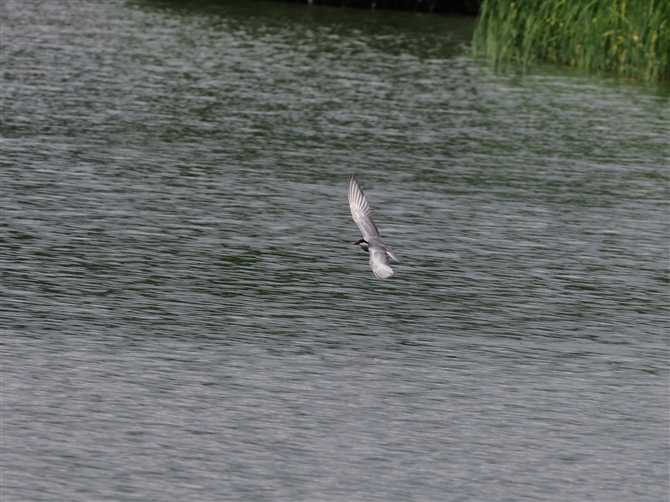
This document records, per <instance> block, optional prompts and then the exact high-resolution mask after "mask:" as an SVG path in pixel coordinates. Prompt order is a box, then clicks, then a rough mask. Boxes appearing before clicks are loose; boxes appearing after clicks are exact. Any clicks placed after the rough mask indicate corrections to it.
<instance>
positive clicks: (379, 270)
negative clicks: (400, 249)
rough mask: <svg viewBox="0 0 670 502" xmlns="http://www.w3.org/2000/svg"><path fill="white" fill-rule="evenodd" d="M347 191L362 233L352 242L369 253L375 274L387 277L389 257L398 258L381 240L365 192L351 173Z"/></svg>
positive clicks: (353, 213)
mask: <svg viewBox="0 0 670 502" xmlns="http://www.w3.org/2000/svg"><path fill="white" fill-rule="evenodd" d="M347 192H348V194H349V208H350V209H351V216H352V218H353V219H354V221H355V222H356V225H358V228H360V229H361V233H362V234H363V238H362V239H361V240H359V241H357V242H354V244H356V245H358V246H360V247H361V249H362V250H363V251H365V252H366V253H369V254H370V267H371V268H372V271H373V272H374V273H375V275H376V276H377V277H379V278H380V279H387V278H389V277H391V276H392V275H393V269H392V268H391V265H390V262H389V257H390V258H392V259H393V260H395V261H397V262H400V260H398V257H397V256H396V254H395V252H394V251H393V248H392V247H391V246H389V245H388V244H386V243H385V242H384V241H383V240H382V236H381V235H380V234H379V230H378V229H377V225H375V222H374V221H373V220H372V213H371V211H370V206H369V205H368V201H367V200H366V199H365V194H363V190H362V189H361V186H360V185H359V184H358V180H357V179H356V176H355V175H353V174H352V175H351V176H349V183H348V185H347Z"/></svg>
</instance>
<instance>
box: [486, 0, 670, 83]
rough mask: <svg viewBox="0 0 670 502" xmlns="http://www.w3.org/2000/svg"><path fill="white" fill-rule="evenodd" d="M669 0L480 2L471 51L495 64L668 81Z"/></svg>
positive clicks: (669, 70)
mask: <svg viewBox="0 0 670 502" xmlns="http://www.w3.org/2000/svg"><path fill="white" fill-rule="evenodd" d="M669 19H670V1H668V0H483V1H482V5H481V9H480V17H479V21H478V24H477V28H476V30H475V36H474V44H473V52H474V55H475V56H485V57H486V58H488V59H490V60H492V61H493V62H494V63H495V64H496V66H497V65H500V64H505V63H517V64H519V63H520V64H522V65H523V66H526V65H529V64H532V63H536V62H551V63H558V64H567V65H571V66H576V67H580V68H585V69H588V70H595V71H598V72H607V73H610V74H614V75H617V76H619V77H623V78H632V79H638V80H644V81H652V80H662V81H667V80H670V21H669Z"/></svg>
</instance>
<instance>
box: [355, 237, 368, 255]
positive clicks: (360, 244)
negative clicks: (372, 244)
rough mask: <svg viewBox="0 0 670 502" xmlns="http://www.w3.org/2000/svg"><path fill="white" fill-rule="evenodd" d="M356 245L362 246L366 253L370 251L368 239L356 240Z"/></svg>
mask: <svg viewBox="0 0 670 502" xmlns="http://www.w3.org/2000/svg"><path fill="white" fill-rule="evenodd" d="M354 245H355V246H356V245H358V246H360V247H361V249H362V250H363V251H365V252H366V253H369V251H368V241H366V240H365V239H361V240H360V241H356V242H354Z"/></svg>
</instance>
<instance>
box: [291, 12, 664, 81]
mask: <svg viewBox="0 0 670 502" xmlns="http://www.w3.org/2000/svg"><path fill="white" fill-rule="evenodd" d="M280 1H284V2H290V3H302V4H310V5H323V6H330V7H353V8H367V9H371V8H372V9H375V8H376V9H394V10H407V11H414V12H436V13H451V14H464V15H471V16H478V20H477V26H476V28H475V33H474V37H473V48H472V54H473V56H474V57H480V58H484V59H487V60H489V61H490V62H491V63H492V64H493V65H494V66H495V67H504V66H506V65H520V66H522V67H523V68H527V67H528V66H530V65H533V64H537V63H553V64H559V65H567V66H572V67H576V68H581V69H584V70H588V71H592V72H595V73H598V74H603V75H610V76H614V77H619V78H622V79H627V80H638V81H643V82H653V81H662V82H667V81H669V80H670V1H668V0H280Z"/></svg>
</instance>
